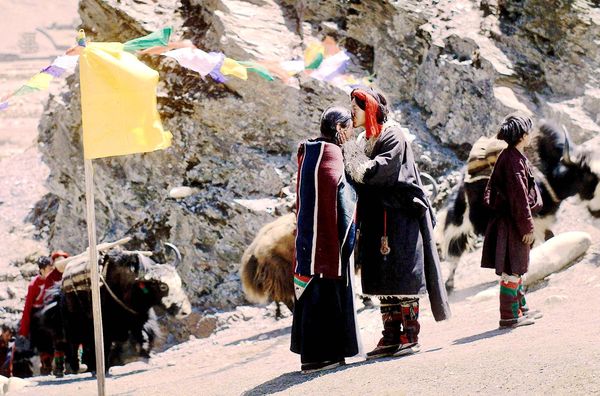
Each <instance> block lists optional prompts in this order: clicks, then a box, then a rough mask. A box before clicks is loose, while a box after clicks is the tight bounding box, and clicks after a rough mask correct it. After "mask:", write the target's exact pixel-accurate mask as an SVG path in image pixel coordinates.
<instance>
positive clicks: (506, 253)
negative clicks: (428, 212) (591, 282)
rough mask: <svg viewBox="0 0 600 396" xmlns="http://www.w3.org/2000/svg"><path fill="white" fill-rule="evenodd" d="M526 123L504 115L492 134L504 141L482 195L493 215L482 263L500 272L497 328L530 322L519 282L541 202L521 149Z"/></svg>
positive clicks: (527, 132)
mask: <svg viewBox="0 0 600 396" xmlns="http://www.w3.org/2000/svg"><path fill="white" fill-rule="evenodd" d="M531 129H532V122H531V119H530V118H529V117H527V116H522V115H510V116H508V117H506V118H505V119H504V121H503V122H502V125H501V126H500V130H499V132H498V134H497V135H496V138H498V139H500V140H503V141H505V142H506V143H507V144H508V147H507V148H506V149H504V150H503V151H502V152H501V153H500V155H499V156H498V160H497V161H496V164H495V166H494V171H493V172H492V176H491V177H490V180H489V182H488V185H487V187H486V190H485V196H484V199H485V203H486V205H487V206H488V207H489V208H490V209H492V211H493V216H492V218H491V219H490V222H489V223H488V226H487V229H486V232H485V240H484V243H483V253H482V262H481V266H482V267H483V268H493V269H495V270H496V274H497V275H499V276H500V277H501V279H500V327H501V328H504V327H517V326H525V325H530V324H533V323H535V322H534V320H533V317H532V315H531V314H529V308H528V307H527V304H526V301H525V295H524V293H523V284H522V283H523V281H522V276H523V274H525V273H526V272H527V269H528V266H529V251H530V248H531V245H532V244H533V242H534V234H533V218H532V215H533V214H535V213H536V212H537V211H539V210H540V209H541V208H542V198H541V194H540V191H539V189H538V187H537V185H536V183H535V180H534V178H533V175H532V173H531V169H530V167H529V163H528V161H527V157H526V156H525V153H524V150H525V147H527V146H528V145H529V143H530V140H531V138H530V131H531Z"/></svg>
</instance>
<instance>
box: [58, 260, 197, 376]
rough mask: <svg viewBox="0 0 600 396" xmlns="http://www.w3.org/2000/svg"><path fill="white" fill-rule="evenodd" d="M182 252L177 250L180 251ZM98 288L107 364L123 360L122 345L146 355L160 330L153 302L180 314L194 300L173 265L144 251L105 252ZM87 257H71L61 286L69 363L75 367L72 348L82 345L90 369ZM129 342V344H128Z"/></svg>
mask: <svg viewBox="0 0 600 396" xmlns="http://www.w3.org/2000/svg"><path fill="white" fill-rule="evenodd" d="M177 255H178V258H179V257H180V256H179V252H177ZM99 261H100V264H101V268H102V271H101V283H102V286H101V288H100V295H101V304H102V325H103V335H104V349H105V351H104V353H105V357H106V362H107V364H106V370H108V369H109V368H110V367H111V366H113V365H117V364H122V363H124V362H125V361H126V360H127V359H126V357H125V356H123V351H124V346H126V347H127V348H126V349H128V350H131V349H133V350H134V351H137V352H138V353H139V354H140V356H141V357H148V353H149V351H150V348H151V347H152V343H153V341H154V337H155V336H156V328H157V327H156V325H155V323H154V322H155V315H154V312H153V310H152V308H153V307H158V308H162V309H164V310H166V311H167V312H168V313H169V314H171V315H173V316H175V317H178V318H182V317H185V316H187V315H188V314H190V313H191V305H190V302H189V300H188V298H187V296H186V295H185V292H184V290H183V287H182V282H181V278H180V277H179V275H178V274H177V270H176V268H175V265H173V264H158V263H155V262H154V261H152V260H151V259H150V258H148V257H146V256H144V255H143V254H141V253H135V252H124V251H120V250H113V251H111V252H109V253H107V254H102V255H101V258H100V260H99ZM86 267H87V261H86V260H85V258H84V259H83V260H80V261H79V262H72V263H69V264H68V265H67V267H66V269H65V272H64V275H63V283H62V291H61V299H60V306H61V313H62V321H63V326H64V331H65V336H66V341H67V343H68V345H69V348H68V350H67V356H66V358H67V363H68V364H69V366H71V368H72V370H73V371H77V368H78V361H77V360H76V356H75V355H74V354H73V351H74V350H76V346H77V345H79V344H82V345H83V356H82V360H83V362H84V363H85V364H86V365H87V366H88V370H90V371H92V372H94V371H95V368H96V360H95V351H94V331H93V318H92V309H91V307H92V299H91V292H90V289H89V269H87V270H86ZM130 344H131V345H130Z"/></svg>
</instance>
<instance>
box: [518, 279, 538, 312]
mask: <svg viewBox="0 0 600 396" xmlns="http://www.w3.org/2000/svg"><path fill="white" fill-rule="evenodd" d="M517 298H518V299H519V308H520V309H521V313H522V314H523V316H527V317H529V318H533V319H539V318H541V317H542V316H544V314H542V312H540V311H539V310H537V309H534V310H532V309H529V305H527V300H526V299H525V290H524V288H523V277H519V287H518V288H517Z"/></svg>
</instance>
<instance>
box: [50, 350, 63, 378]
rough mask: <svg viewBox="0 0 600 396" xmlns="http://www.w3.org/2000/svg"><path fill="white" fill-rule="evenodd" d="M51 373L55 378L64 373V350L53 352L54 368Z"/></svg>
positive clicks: (60, 376)
mask: <svg viewBox="0 0 600 396" xmlns="http://www.w3.org/2000/svg"><path fill="white" fill-rule="evenodd" d="M52 375H54V376H55V377H56V378H62V377H64V375H65V354H64V352H54V370H52Z"/></svg>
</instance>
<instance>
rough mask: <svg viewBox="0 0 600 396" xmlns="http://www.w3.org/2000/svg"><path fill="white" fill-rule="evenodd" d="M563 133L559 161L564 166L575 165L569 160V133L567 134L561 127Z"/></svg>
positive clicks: (565, 129)
mask: <svg viewBox="0 0 600 396" xmlns="http://www.w3.org/2000/svg"><path fill="white" fill-rule="evenodd" d="M563 131H564V133H565V144H564V145H563V153H562V158H561V161H562V163H563V164H565V165H575V162H574V161H573V159H572V158H571V143H570V139H569V133H568V132H567V128H565V126H564V125H563Z"/></svg>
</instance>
